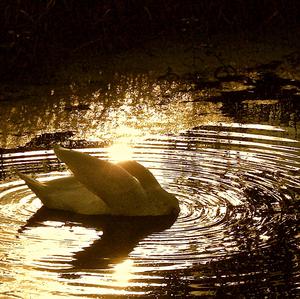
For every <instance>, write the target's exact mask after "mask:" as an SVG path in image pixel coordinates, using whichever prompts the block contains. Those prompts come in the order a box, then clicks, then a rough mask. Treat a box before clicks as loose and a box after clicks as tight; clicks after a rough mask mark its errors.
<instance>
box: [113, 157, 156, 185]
mask: <svg viewBox="0 0 300 299" xmlns="http://www.w3.org/2000/svg"><path fill="white" fill-rule="evenodd" d="M117 165H118V166H120V167H122V168H123V169H125V170H126V171H127V172H129V173H130V174H131V175H133V176H134V177H135V178H137V179H138V181H139V182H140V184H141V185H142V186H143V188H144V190H151V189H154V188H159V187H161V186H160V184H159V182H158V181H157V180H156V178H155V177H154V175H153V174H152V173H151V171H150V170H149V169H147V168H146V167H145V166H143V165H141V164H140V163H138V162H136V161H133V160H128V161H121V162H118V163H117Z"/></svg>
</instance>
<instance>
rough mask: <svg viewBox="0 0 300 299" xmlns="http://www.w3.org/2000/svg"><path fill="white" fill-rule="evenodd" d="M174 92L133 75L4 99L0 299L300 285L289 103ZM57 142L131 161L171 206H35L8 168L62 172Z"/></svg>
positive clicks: (244, 294)
mask: <svg viewBox="0 0 300 299" xmlns="http://www.w3.org/2000/svg"><path fill="white" fill-rule="evenodd" d="M182 88H183V87H182V85H180V86H179V87H178V86H177V85H174V84H166V85H164V84H158V83H155V82H148V81H147V82H145V78H142V79H140V81H138V82H136V81H134V80H133V79H131V80H129V81H126V84H124V85H122V86H121V87H120V86H115V87H113V88H112V87H110V86H109V87H107V89H106V90H104V91H101V92H100V91H97V92H94V93H93V94H92V95H88V96H86V97H82V96H80V95H79V94H75V95H72V97H71V98H70V97H66V96H65V95H61V94H60V95H59V96H57V97H55V98H53V99H51V97H47V98H41V99H39V100H38V101H37V100H36V102H34V101H31V102H30V103H29V102H28V100H26V99H24V100H20V101H18V102H17V103H15V104H14V105H13V106H12V105H10V104H9V103H2V104H1V105H2V106H1V109H2V110H1V111H2V115H4V114H5V115H8V116H9V121H6V122H5V121H4V120H3V117H1V122H2V123H1V125H2V131H1V135H0V137H1V138H0V140H1V146H2V148H3V150H2V152H1V153H2V154H1V165H0V168H1V178H2V179H1V181H0V219H1V220H0V274H1V280H0V294H1V298H78V297H80V298H102V297H104V298H106V296H107V297H109V298H123V297H124V298H127V297H136V296H138V297H147V296H149V297H154V296H157V297H158V298H170V297H173V296H178V297H179V298H181V297H182V298H187V297H196V296H198V297H203V298H227V297H228V298H230V297H233V296H236V297H237V298H294V297H296V296H297V295H299V288H300V285H299V284H300V280H299V275H300V271H299V259H298V258H299V255H298V253H299V238H300V235H299V232H298V230H297V229H298V227H297V224H298V223H297V220H298V218H299V214H298V213H299V199H300V143H299V136H298V130H297V129H299V119H298V118H297V117H298V116H297V115H298V111H297V109H298V106H296V104H295V103H294V102H293V101H292V100H283V99H271V100H270V99H261V100H260V99H253V98H251V101H250V100H249V101H248V100H247V99H243V100H242V101H240V100H239V101H232V102H228V101H227V100H224V101H221V100H217V101H216V100H211V101H200V100H196V98H197V97H199V93H197V92H196V91H193V92H187V91H182ZM246 88H247V87H246ZM49 92H50V94H52V95H53V93H55V92H54V91H53V90H50V91H49ZM114 97H115V98H118V100H115V101H114V102H110V101H109V99H110V98H114ZM175 100H176V101H175ZM80 105H81V106H80ZM85 105H86V106H85ZM297 105H299V104H297ZM46 133H47V134H46ZM43 134H44V135H43ZM57 142H59V143H62V144H64V145H66V146H72V147H77V148H81V150H82V151H86V152H88V153H90V154H92V155H95V156H97V157H100V158H103V159H109V160H120V159H125V158H133V159H135V160H137V161H139V162H140V163H142V164H143V165H145V166H147V167H149V169H151V171H152V172H153V173H154V174H155V176H156V177H157V178H158V180H159V181H160V182H161V184H162V185H163V186H164V188H165V189H167V190H168V191H169V192H172V193H174V194H175V195H176V196H177V197H178V199H179V201H180V207H181V212H180V215H179V216H178V218H176V219H174V218H170V217H148V218H147V217H146V218H143V217H142V218H139V217H137V218H126V217H104V216H101V217H84V216H80V215H72V214H68V213H64V212H56V211H49V210H45V209H43V208H42V207H41V202H40V201H39V199H38V198H36V197H35V195H34V194H33V193H32V192H31V191H30V190H29V189H28V188H27V187H26V186H25V185H24V183H23V181H20V180H19V179H17V178H16V176H15V175H14V174H13V170H12V169H13V168H18V169H20V170H22V171H24V172H27V173H32V174H34V175H35V176H36V177H38V178H39V179H40V180H51V179H53V178H57V177H62V176H65V175H67V172H66V169H65V168H64V165H62V164H60V163H59V162H58V161H57V159H56V158H55V156H54V154H53V151H52V150H51V149H50V148H51V145H52V144H53V143H57ZM33 148H35V149H34V150H33Z"/></svg>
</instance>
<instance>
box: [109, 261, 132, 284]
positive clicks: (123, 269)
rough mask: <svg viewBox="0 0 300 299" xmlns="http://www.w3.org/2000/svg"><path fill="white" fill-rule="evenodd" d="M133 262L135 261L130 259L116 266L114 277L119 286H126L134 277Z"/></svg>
mask: <svg viewBox="0 0 300 299" xmlns="http://www.w3.org/2000/svg"><path fill="white" fill-rule="evenodd" d="M133 264H134V263H133V261H132V260H130V259H128V260H125V261H123V262H122V263H120V264H117V265H116V266H115V268H114V273H113V277H112V278H113V281H115V283H116V284H117V285H118V286H119V287H125V286H126V285H127V284H128V282H129V280H130V279H131V278H132V276H133V274H132V270H133Z"/></svg>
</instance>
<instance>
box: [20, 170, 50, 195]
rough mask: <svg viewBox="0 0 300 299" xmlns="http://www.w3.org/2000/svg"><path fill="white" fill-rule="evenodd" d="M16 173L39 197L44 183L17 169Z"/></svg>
mask: <svg viewBox="0 0 300 299" xmlns="http://www.w3.org/2000/svg"><path fill="white" fill-rule="evenodd" d="M16 173H17V175H18V176H19V177H20V178H21V179H22V180H23V181H25V183H26V185H27V186H28V187H29V188H30V189H31V190H32V191H33V192H34V193H35V194H36V195H37V196H38V197H39V198H41V197H42V196H41V195H42V194H43V193H44V190H45V185H44V184H43V183H41V182H39V181H37V180H35V179H34V178H32V177H30V176H28V175H26V174H24V173H21V172H19V171H18V170H16Z"/></svg>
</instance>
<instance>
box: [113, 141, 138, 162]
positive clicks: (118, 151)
mask: <svg viewBox="0 0 300 299" xmlns="http://www.w3.org/2000/svg"><path fill="white" fill-rule="evenodd" d="M108 155H109V158H110V160H112V161H114V162H119V161H125V160H132V156H133V148H132V146H131V145H130V144H129V143H127V142H118V143H115V144H113V145H112V146H111V147H109V148H108Z"/></svg>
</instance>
